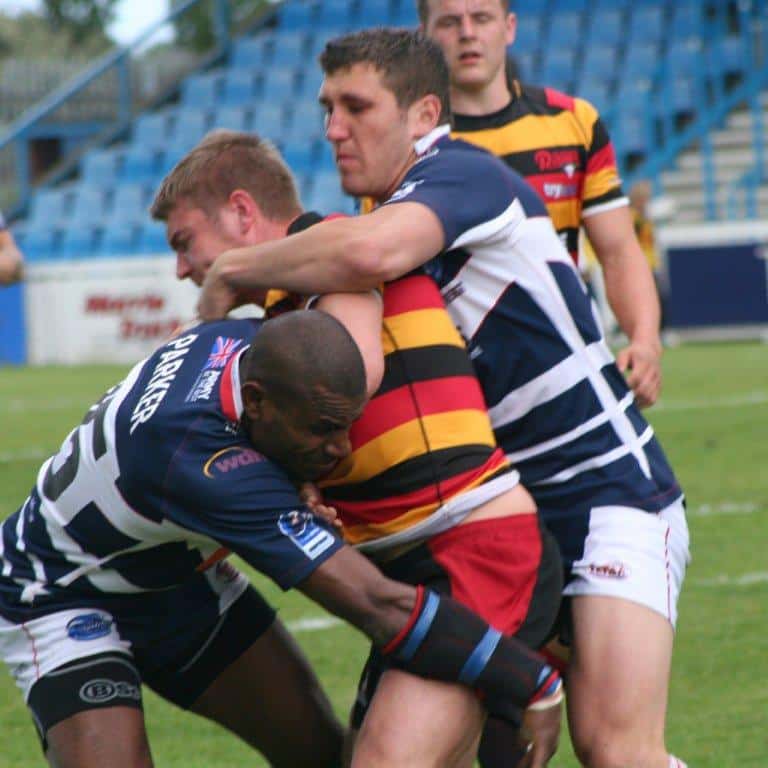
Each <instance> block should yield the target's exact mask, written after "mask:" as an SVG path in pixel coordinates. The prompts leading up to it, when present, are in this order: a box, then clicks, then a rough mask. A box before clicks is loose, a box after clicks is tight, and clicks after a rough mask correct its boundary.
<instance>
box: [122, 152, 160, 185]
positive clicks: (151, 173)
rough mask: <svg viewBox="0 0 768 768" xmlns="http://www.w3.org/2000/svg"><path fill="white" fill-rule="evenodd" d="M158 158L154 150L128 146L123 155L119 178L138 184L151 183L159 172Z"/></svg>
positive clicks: (158, 154)
mask: <svg viewBox="0 0 768 768" xmlns="http://www.w3.org/2000/svg"><path fill="white" fill-rule="evenodd" d="M159 156H160V153H158V152H157V151H155V150H150V149H144V147H142V146H137V145H129V146H128V148H127V149H126V150H125V154H124V155H123V165H122V168H121V169H120V178H121V179H122V180H124V181H132V182H135V183H139V184H140V183H143V182H150V181H153V180H154V179H155V178H156V176H157V175H158V172H159V163H158V161H159Z"/></svg>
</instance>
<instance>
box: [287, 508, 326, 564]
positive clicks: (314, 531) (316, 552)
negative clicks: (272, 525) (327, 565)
mask: <svg viewBox="0 0 768 768" xmlns="http://www.w3.org/2000/svg"><path fill="white" fill-rule="evenodd" d="M277 527H278V528H279V529H280V533H282V534H283V535H284V536H287V537H288V538H289V539H290V540H291V541H292V542H293V543H294V544H295V545H296V546H297V547H298V548H299V549H300V550H301V551H302V552H303V553H304V554H305V555H306V556H307V557H308V558H309V559H310V560H314V559H315V558H316V557H319V556H320V555H322V554H323V552H325V550H326V549H328V547H330V546H332V545H333V543H334V542H335V541H336V539H335V537H334V536H333V535H332V534H331V533H330V532H329V531H326V530H325V528H321V527H320V526H319V525H318V524H317V523H316V522H315V519H314V517H313V516H312V513H311V512H306V511H305V512H299V511H298V510H297V509H294V510H293V511H292V512H283V514H282V515H280V518H279V520H278V521H277Z"/></svg>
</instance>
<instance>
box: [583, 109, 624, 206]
mask: <svg viewBox="0 0 768 768" xmlns="http://www.w3.org/2000/svg"><path fill="white" fill-rule="evenodd" d="M574 113H575V116H576V119H577V120H578V121H579V124H580V125H581V130H582V133H583V135H584V137H585V148H586V152H587V160H586V168H585V169H584V185H583V190H582V212H583V215H585V216H589V215H590V214H592V213H598V212H599V211H602V210H607V209H609V208H615V207H616V206H617V205H626V203H627V199H626V197H625V196H624V192H623V191H622V188H621V178H620V177H619V171H618V167H617V165H616V152H615V150H614V147H613V143H612V142H611V138H610V136H609V135H608V130H607V128H606V127H605V124H604V123H603V121H602V119H601V118H600V115H599V113H598V111H597V110H596V109H595V108H594V107H593V106H592V104H590V103H589V102H588V101H585V100H584V99H578V98H577V99H574Z"/></svg>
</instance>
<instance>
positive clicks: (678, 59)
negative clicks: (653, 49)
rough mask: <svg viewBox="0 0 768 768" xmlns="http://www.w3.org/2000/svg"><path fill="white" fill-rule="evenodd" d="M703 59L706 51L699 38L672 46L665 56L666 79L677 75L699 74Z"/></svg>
mask: <svg viewBox="0 0 768 768" xmlns="http://www.w3.org/2000/svg"><path fill="white" fill-rule="evenodd" d="M703 60H704V52H703V50H702V47H701V41H700V40H698V39H696V40H688V41H687V42H686V43H685V44H683V43H678V44H676V45H673V46H670V48H669V49H668V50H667V53H666V54H665V56H664V58H663V62H664V72H665V79H666V78H667V77H669V76H673V77H674V76H677V75H688V76H697V75H698V74H699V73H700V72H701V70H702V61H703Z"/></svg>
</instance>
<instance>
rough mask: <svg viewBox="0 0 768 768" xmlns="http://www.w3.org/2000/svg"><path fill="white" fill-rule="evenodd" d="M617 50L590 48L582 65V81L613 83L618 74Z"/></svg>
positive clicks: (611, 48)
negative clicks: (599, 80)
mask: <svg viewBox="0 0 768 768" xmlns="http://www.w3.org/2000/svg"><path fill="white" fill-rule="evenodd" d="M616 58H617V56H616V49H615V48H614V47H613V46H597V45H595V46H589V47H587V49H586V51H584V60H583V61H582V64H581V79H582V80H592V81H594V80H598V79H602V80H604V81H605V82H606V83H610V82H613V80H614V78H615V73H616Z"/></svg>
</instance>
